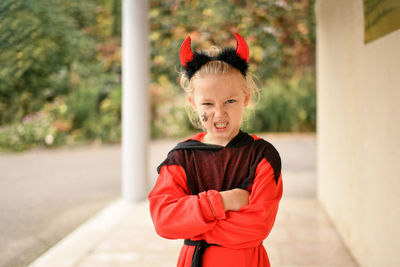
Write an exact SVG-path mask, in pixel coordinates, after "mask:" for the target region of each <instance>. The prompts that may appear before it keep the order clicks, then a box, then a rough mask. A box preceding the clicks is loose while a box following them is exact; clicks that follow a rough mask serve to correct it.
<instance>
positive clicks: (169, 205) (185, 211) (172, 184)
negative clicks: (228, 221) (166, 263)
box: [148, 165, 226, 239]
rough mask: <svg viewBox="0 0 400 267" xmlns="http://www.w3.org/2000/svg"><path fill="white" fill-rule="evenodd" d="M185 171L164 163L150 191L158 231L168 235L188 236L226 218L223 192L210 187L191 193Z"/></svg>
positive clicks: (203, 230) (203, 231)
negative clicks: (198, 192)
mask: <svg viewBox="0 0 400 267" xmlns="http://www.w3.org/2000/svg"><path fill="white" fill-rule="evenodd" d="M186 183H187V179H186V173H185V170H184V169H183V168H182V167H181V166H179V165H164V166H163V167H162V168H161V170H160V175H159V177H158V179H157V182H156V185H155V186H154V188H153V190H152V191H151V192H150V194H149V197H148V198H149V202H150V213H151V217H152V219H153V223H154V226H155V229H156V232H157V233H158V234H159V235H160V236H162V237H165V238H170V239H187V238H191V237H194V236H197V235H200V234H202V233H205V232H207V231H209V230H210V229H212V228H213V227H214V226H215V225H216V223H217V220H220V219H225V218H226V217H225V209H224V205H223V202H222V198H221V195H220V193H219V192H218V191H216V190H208V191H204V192H201V193H200V194H198V195H190V194H189V192H188V189H187V186H186Z"/></svg>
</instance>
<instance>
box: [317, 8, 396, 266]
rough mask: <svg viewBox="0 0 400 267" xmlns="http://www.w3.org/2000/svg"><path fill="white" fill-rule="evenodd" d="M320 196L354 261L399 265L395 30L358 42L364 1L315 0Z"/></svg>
mask: <svg viewBox="0 0 400 267" xmlns="http://www.w3.org/2000/svg"><path fill="white" fill-rule="evenodd" d="M316 16H317V87H318V90H317V101H318V109H317V133H318V134H317V140H318V141H317V142H318V198H319V200H320V201H321V203H322V205H323V206H324V207H325V209H326V211H327V213H328V214H329V216H330V218H331V219H332V221H333V223H334V224H335V226H336V228H337V230H338V232H339V233H340V234H341V236H342V238H343V240H344V243H345V244H346V246H347V247H348V248H349V249H350V251H351V253H352V254H353V256H354V257H355V258H356V260H357V261H358V262H359V263H360V266H374V267H375V266H385V267H386V266H400V30H397V31H395V32H393V33H391V34H389V35H386V36H384V37H382V38H380V39H378V40H376V41H373V42H371V43H368V44H364V41H363V38H364V28H363V25H364V18H363V4H362V0H350V1H349V0H338V1H328V0H319V1H317V4H316Z"/></svg>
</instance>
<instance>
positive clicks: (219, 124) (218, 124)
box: [215, 123, 227, 128]
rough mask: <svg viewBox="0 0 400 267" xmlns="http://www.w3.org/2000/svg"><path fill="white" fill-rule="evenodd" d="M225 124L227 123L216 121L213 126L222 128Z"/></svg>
mask: <svg viewBox="0 0 400 267" xmlns="http://www.w3.org/2000/svg"><path fill="white" fill-rule="evenodd" d="M226 125H227V123H216V124H215V127H217V128H224V127H226Z"/></svg>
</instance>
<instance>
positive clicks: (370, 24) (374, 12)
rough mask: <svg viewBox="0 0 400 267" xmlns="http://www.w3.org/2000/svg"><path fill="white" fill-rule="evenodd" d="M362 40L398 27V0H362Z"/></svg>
mask: <svg viewBox="0 0 400 267" xmlns="http://www.w3.org/2000/svg"><path fill="white" fill-rule="evenodd" d="M364 28H365V33H364V42H365V43H369V42H372V41H374V40H376V39H378V38H380V37H382V36H384V35H386V34H389V33H391V32H393V31H395V30H398V29H400V0H364Z"/></svg>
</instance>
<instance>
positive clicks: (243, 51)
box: [235, 33, 249, 62]
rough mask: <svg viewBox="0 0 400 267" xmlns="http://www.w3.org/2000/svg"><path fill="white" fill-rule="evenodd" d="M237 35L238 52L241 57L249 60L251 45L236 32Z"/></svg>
mask: <svg viewBox="0 0 400 267" xmlns="http://www.w3.org/2000/svg"><path fill="white" fill-rule="evenodd" d="M235 37H236V42H237V43H236V54H237V55H238V56H239V57H241V58H242V59H244V60H246V62H248V61H249V47H248V46H247V43H246V41H245V40H244V39H243V37H242V36H240V35H239V34H237V33H235Z"/></svg>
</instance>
